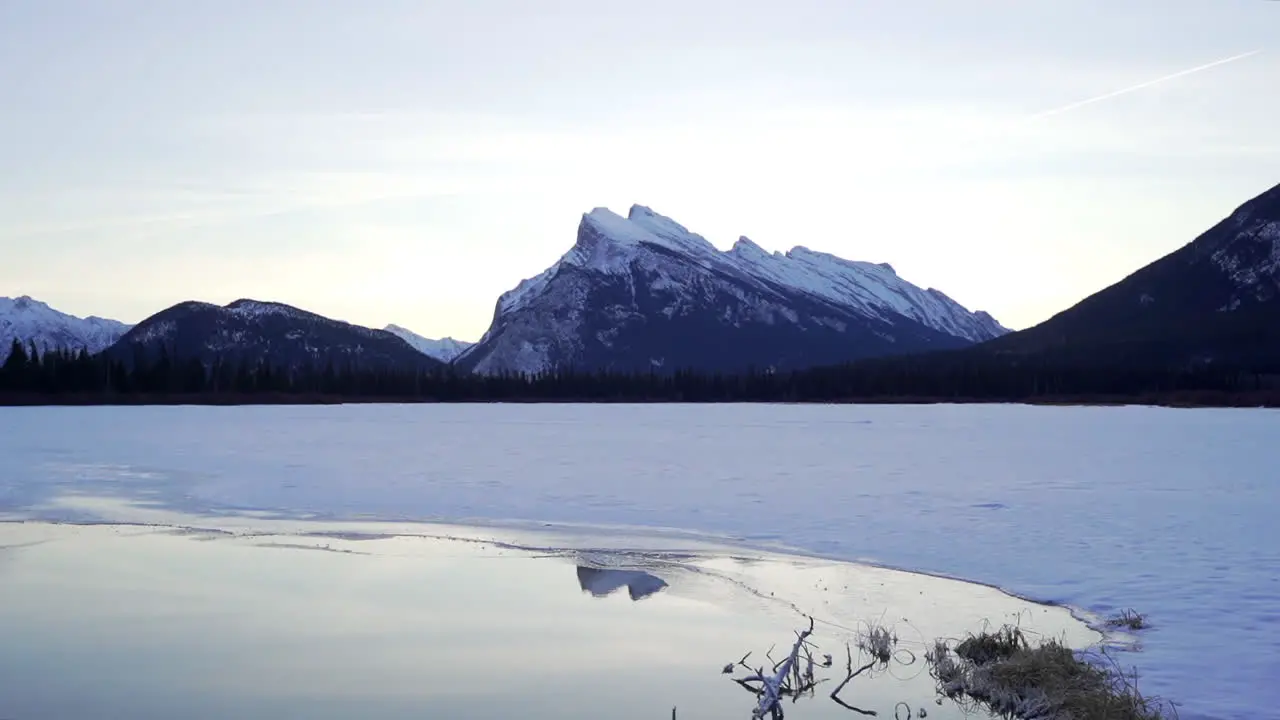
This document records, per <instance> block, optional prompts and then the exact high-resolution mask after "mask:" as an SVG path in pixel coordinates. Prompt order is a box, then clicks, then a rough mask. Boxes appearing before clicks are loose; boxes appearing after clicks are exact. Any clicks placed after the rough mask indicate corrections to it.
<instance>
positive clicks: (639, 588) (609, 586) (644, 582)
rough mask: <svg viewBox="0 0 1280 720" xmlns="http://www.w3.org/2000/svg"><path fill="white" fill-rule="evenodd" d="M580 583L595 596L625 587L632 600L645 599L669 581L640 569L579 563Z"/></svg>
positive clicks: (584, 589) (583, 589) (604, 594)
mask: <svg viewBox="0 0 1280 720" xmlns="http://www.w3.org/2000/svg"><path fill="white" fill-rule="evenodd" d="M578 585H580V586H581V587H582V591H583V592H589V593H591V594H592V595H594V596H595V597H606V596H608V595H612V594H613V593H615V592H617V591H618V590H621V589H622V588H624V587H625V588H626V589H627V594H628V595H630V596H631V599H632V600H643V599H644V598H647V597H649V596H650V595H653V594H654V593H658V592H661V591H662V590H663V589H665V588H666V587H667V582H666V581H665V580H663V579H662V578H660V577H657V576H656V575H650V574H649V573H647V572H642V571H640V570H617V569H613V568H610V569H601V568H593V567H585V566H582V565H579V566H578Z"/></svg>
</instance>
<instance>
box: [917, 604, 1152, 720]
mask: <svg viewBox="0 0 1280 720" xmlns="http://www.w3.org/2000/svg"><path fill="white" fill-rule="evenodd" d="M927 658H928V660H929V663H930V666H931V668H932V672H933V675H934V677H935V678H936V679H937V681H938V686H939V690H940V691H941V692H942V693H943V694H944V695H946V696H948V697H951V698H957V699H958V698H970V699H972V700H976V701H978V702H980V703H982V704H984V705H986V706H988V707H989V708H990V709H991V710H992V711H993V712H995V713H996V714H999V715H1004V716H1006V717H1015V718H1022V719H1023V720H1166V719H1167V718H1170V717H1172V716H1171V715H1169V714H1166V711H1165V706H1164V703H1162V702H1160V701H1159V700H1157V699H1153V698H1146V697H1143V696H1142V694H1141V693H1139V692H1138V688H1137V684H1136V682H1135V681H1134V679H1133V678H1130V677H1128V676H1126V675H1124V673H1123V672H1121V671H1120V670H1119V669H1118V668H1117V667H1115V666H1114V665H1112V666H1111V667H1108V666H1104V665H1100V664H1097V663H1093V662H1089V661H1088V660H1085V659H1083V658H1081V657H1079V656H1077V655H1076V653H1074V652H1072V650H1071V649H1070V648H1067V647H1066V646H1064V645H1062V644H1061V643H1060V642H1058V641H1057V640H1046V641H1044V642H1042V643H1040V644H1039V645H1036V646H1032V645H1031V644H1030V643H1028V642H1027V640H1026V637H1025V636H1024V635H1023V634H1022V632H1021V631H1019V630H1018V629H1017V628H1010V627H1004V628H1001V629H1000V630H997V631H996V632H994V633H989V632H984V633H981V634H979V635H973V636H970V637H969V638H968V639H966V640H965V641H964V642H962V643H960V644H959V645H958V646H957V647H956V648H955V650H954V651H953V650H951V649H950V648H948V647H947V645H946V643H943V642H941V641H939V642H937V643H935V644H934V647H933V649H932V650H930V651H929V653H928V655H927Z"/></svg>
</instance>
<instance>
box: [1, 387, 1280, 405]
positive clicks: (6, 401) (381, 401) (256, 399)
mask: <svg viewBox="0 0 1280 720" xmlns="http://www.w3.org/2000/svg"><path fill="white" fill-rule="evenodd" d="M263 405H292V406H325V405H1030V406H1045V407H1126V406H1144V407H1163V408H1175V409H1210V408H1233V409H1261V408H1280V392H1255V393H1227V392H1213V391H1205V392H1195V391H1192V392H1182V393H1161V394H1142V395H1132V396H1130V395H1083V396H1043V397H1022V398H981V397H934V396H872V397H853V398H833V399H814V400H806V399H799V400H758V399H749V398H744V399H741V400H679V399H672V398H642V397H634V398H629V397H618V398H607V399H602V398H586V397H583V398H575V397H560V398H539V397H511V398H465V399H440V398H424V397H415V396H369V395H321V394H294V393H252V394H207V393H198V394H166V395H153V394H136V395H134V394H129V395H101V394H54V395H45V394H34V395H33V394H0V407H146V406H161V407H163V406H199V407H250V406H263Z"/></svg>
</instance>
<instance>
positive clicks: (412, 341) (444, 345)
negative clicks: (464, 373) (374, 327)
mask: <svg viewBox="0 0 1280 720" xmlns="http://www.w3.org/2000/svg"><path fill="white" fill-rule="evenodd" d="M383 330H385V331H387V332H389V333H391V334H392V335H395V336H397V337H399V338H401V339H402V340H404V341H405V342H407V343H409V345H410V346H412V347H413V349H415V350H417V351H418V352H420V353H422V354H423V355H427V356H429V357H433V358H435V359H436V360H439V361H440V362H446V363H448V362H453V360H454V358H456V357H458V356H459V355H461V354H462V353H464V352H466V350H467V348H469V347H471V346H472V345H474V344H475V343H469V342H466V341H465V340H454V339H453V338H450V337H446V338H440V339H439V340H433V339H431V338H426V337H423V336H421V335H419V334H417V333H415V332H413V331H412V330H409V329H407V328H403V327H400V326H399V325H388V326H386V327H385V328H383Z"/></svg>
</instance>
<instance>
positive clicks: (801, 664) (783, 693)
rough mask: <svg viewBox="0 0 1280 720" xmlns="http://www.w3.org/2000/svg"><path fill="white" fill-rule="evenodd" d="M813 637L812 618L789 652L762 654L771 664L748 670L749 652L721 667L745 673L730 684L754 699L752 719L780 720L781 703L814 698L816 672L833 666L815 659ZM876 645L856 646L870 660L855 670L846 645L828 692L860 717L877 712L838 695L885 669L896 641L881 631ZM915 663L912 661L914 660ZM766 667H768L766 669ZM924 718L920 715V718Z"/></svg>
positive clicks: (817, 682)
mask: <svg viewBox="0 0 1280 720" xmlns="http://www.w3.org/2000/svg"><path fill="white" fill-rule="evenodd" d="M812 635H813V618H812V617H810V618H809V627H808V629H806V630H803V631H800V632H797V633H796V640H795V643H794V644H792V646H791V651H790V652H789V653H788V654H787V655H786V656H785V657H783V658H782V659H781V660H777V661H775V660H774V659H773V648H770V649H769V651H768V652H766V653H765V657H766V658H767V659H768V660H769V662H770V663H771V665H768V666H761V667H755V668H753V667H751V666H750V665H748V664H747V660H748V659H749V658H750V657H751V653H747V654H746V655H743V656H742V659H741V660H739V661H738V662H736V663H730V664H728V665H725V666H724V669H723V671H722V672H723V674H725V675H730V674H732V673H733V672H734V671H735V669H737V668H741V669H743V670H745V671H746V672H747V673H748V674H747V675H745V676H743V677H738V678H733V681H734V682H735V683H737V684H738V685H739V686H741V687H742V688H743V689H745V690H747V691H748V692H750V693H751V694H753V695H755V696H756V706H755V708H754V709H753V710H752V712H751V717H752V719H753V720H764V719H765V718H769V720H782V718H783V700H784V699H785V698H791V701H792V702H795V701H796V700H798V699H799V698H801V697H805V696H812V695H814V693H815V691H816V689H817V687H818V685H820V684H821V683H823V682H826V680H825V679H819V678H818V677H817V672H816V669H817V668H819V667H821V668H830V667H832V665H833V664H834V662H833V660H832V657H831V655H829V654H824V655H822V656H821V657H822V661H821V662H818V661H816V660H814V650H815V648H814V645H813V643H812V642H811V640H810V637H811V636H812ZM871 637H873V638H875V639H876V640H878V641H879V642H873V643H870V645H871V646H870V647H863V645H864V644H866V643H864V642H860V643H859V650H860V651H861V652H866V653H867V654H869V655H870V656H871V657H872V660H871V662H868V663H866V664H865V665H862V666H861V667H858V668H854V665H853V648H852V646H850V645H849V644H847V643H846V645H845V656H846V658H847V663H846V670H845V675H844V679H843V680H842V681H841V682H840V684H839V685H837V686H836V688H835V689H834V690H832V691H831V694H830V698H831V700H832V701H833V702H835V703H836V704H837V705H839V706H840V707H842V708H844V709H846V710H849V711H850V712H854V713H857V714H859V715H863V716H868V717H876V716H877V715H878V713H877V712H876V711H874V710H864V709H862V708H860V707H857V706H856V705H853V704H852V703H850V702H849V701H847V700H845V699H843V698H842V697H841V696H840V694H841V693H842V692H843V691H844V690H845V689H846V688H847V687H848V686H849V683H851V682H853V679H854V678H856V677H858V676H860V675H862V674H864V673H867V672H870V671H874V670H875V669H876V668H884V667H887V666H888V664H889V662H890V661H891V657H892V656H891V652H890V650H889V648H890V647H891V646H892V645H896V643H897V638H896V637H893V636H892V634H890V633H888V632H885V631H883V630H880V631H879V632H877V633H873V634H872V636H871ZM913 660H914V658H913ZM766 668H768V669H767V670H766ZM922 716H923V715H922Z"/></svg>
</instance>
